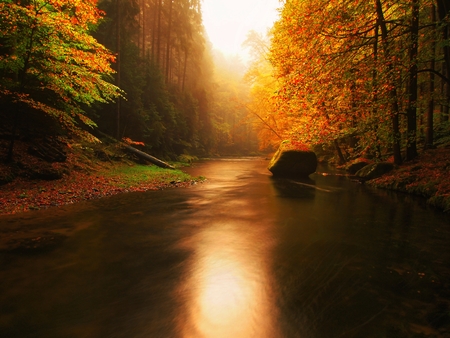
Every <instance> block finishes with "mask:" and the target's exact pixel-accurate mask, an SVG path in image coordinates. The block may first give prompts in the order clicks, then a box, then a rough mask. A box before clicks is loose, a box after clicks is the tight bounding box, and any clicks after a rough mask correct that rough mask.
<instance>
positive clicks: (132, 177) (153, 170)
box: [104, 165, 201, 187]
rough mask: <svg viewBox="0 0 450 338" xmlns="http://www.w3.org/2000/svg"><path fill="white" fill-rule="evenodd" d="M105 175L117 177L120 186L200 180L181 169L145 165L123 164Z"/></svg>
mask: <svg viewBox="0 0 450 338" xmlns="http://www.w3.org/2000/svg"><path fill="white" fill-rule="evenodd" d="M104 176H105V177H108V178H118V181H119V182H117V184H118V186H120V187H131V186H136V185H139V184H141V183H155V184H170V183H174V182H175V183H182V182H190V181H197V180H201V179H200V178H193V177H191V176H190V175H188V174H186V173H184V172H182V171H181V170H171V169H163V168H159V167H157V166H147V165H134V166H128V165H123V166H119V167H115V168H112V169H110V170H108V171H107V172H106V173H104Z"/></svg>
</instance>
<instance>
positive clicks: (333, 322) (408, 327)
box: [276, 213, 450, 337]
mask: <svg viewBox="0 0 450 338" xmlns="http://www.w3.org/2000/svg"><path fill="white" fill-rule="evenodd" d="M400 215H401V216H402V217H406V216H405V215H404V214H402V213H400ZM386 228H389V229H391V230H392V229H394V230H392V231H391V236H390V237H389V236H388V237H387V238H383V239H374V245H373V246H372V247H361V246H360V245H358V244H356V245H350V244H344V243H336V242H330V241H317V242H315V243H313V244H311V245H309V246H307V247H305V248H298V247H291V248H288V249H285V250H286V252H283V253H282V255H283V256H284V257H290V258H289V261H285V263H284V264H283V265H281V266H279V267H278V268H277V269H276V275H277V276H276V278H277V279H278V280H279V281H280V283H281V284H282V288H281V289H280V293H281V294H280V295H279V303H280V304H279V306H280V308H281V312H282V316H283V317H284V318H285V321H284V322H283V326H284V327H283V329H284V334H285V336H286V337H305V336H307V337H379V336H380V335H381V336H383V335H384V336H386V337H422V336H421V335H422V334H434V335H435V337H441V336H442V337H444V336H443V335H442V334H445V333H447V334H448V332H450V331H449V326H450V325H449V324H450V318H449V307H448V303H449V300H450V289H449V285H448V282H446V281H448V280H449V278H448V277H449V276H450V274H449V269H448V268H447V267H446V265H445V263H444V262H445V261H439V253H438V252H436V251H435V250H433V243H431V242H428V243H427V244H426V245H422V246H421V245H417V242H416V243H411V241H410V240H409V239H408V237H403V236H407V234H406V233H405V231H407V229H408V228H407V227H406V226H400V227H397V228H396V227H395V224H393V223H389V222H388V223H386ZM422 244H423V243H422ZM434 244H436V243H434ZM446 258H448V254H447V257H446ZM439 332H441V333H439ZM440 334H441V335H440Z"/></svg>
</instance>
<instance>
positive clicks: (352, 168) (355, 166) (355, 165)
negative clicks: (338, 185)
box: [345, 160, 370, 174]
mask: <svg viewBox="0 0 450 338" xmlns="http://www.w3.org/2000/svg"><path fill="white" fill-rule="evenodd" d="M369 164H370V163H369V162H368V161H362V160H358V161H355V162H352V163H350V164H348V165H347V166H346V167H345V170H347V171H348V172H349V173H350V174H355V173H356V172H358V170H361V169H362V168H364V167H365V166H367V165H369Z"/></svg>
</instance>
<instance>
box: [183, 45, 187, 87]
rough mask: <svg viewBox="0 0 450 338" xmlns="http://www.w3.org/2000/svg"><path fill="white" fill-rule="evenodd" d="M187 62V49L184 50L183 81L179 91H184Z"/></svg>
mask: <svg viewBox="0 0 450 338" xmlns="http://www.w3.org/2000/svg"><path fill="white" fill-rule="evenodd" d="M187 62H188V49H187V47H186V49H185V50H184V69H183V81H182V85H181V91H184V86H185V85H186V71H187Z"/></svg>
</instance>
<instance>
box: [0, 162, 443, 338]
mask: <svg viewBox="0 0 450 338" xmlns="http://www.w3.org/2000/svg"><path fill="white" fill-rule="evenodd" d="M266 166H267V161H265V160H263V159H258V158H242V159H222V160H212V161H205V162H200V163H196V164H195V165H194V166H193V167H192V168H187V169H186V171H187V172H189V173H190V174H192V175H202V176H205V177H207V178H208V180H207V181H206V182H205V183H203V184H197V185H193V186H191V187H189V188H180V189H168V190H164V191H153V192H146V193H129V194H122V195H117V196H114V197H111V198H105V199H101V200H97V201H91V202H86V203H80V204H77V205H72V206H66V207H62V208H55V209H49V210H46V211H37V212H30V213H26V214H22V215H15V216H2V217H0V226H2V224H3V225H6V224H7V225H8V226H11V225H14V224H19V223H20V225H21V226H22V227H24V226H25V227H46V226H49V225H51V226H52V229H54V230H55V229H56V230H55V231H56V232H57V231H58V229H60V230H61V232H63V231H64V229H67V228H74V227H75V228H77V229H79V230H78V231H76V232H74V233H73V234H72V235H71V236H68V237H67V238H65V239H64V240H62V241H61V242H60V243H59V244H58V245H56V246H54V247H52V249H51V250H43V251H39V252H0V263H1V268H0V286H1V288H0V336H1V337H45V338H52V337H64V338H68V337H74V338H75V337H76V338H79V337H89V338H90V337H92V338H94V337H102V338H103V337H108V338H113V337H127V338H128V337H152V338H153V337H161V338H166V337H167V338H171V337H174V338H177V337H183V338H197V337H198V338H203V337H205V338H210V337H211V338H222V337H223V338H250V337H255V338H272V337H281V338H284V337H286V338H290V337H302V338H322V337H323V338H334V337H364V338H371V337H450V309H449V304H450V264H449V263H450V249H449V243H450V219H449V217H448V215H444V214H442V213H439V212H435V211H433V210H431V209H429V208H427V207H426V205H425V204H424V203H423V201H422V200H421V199H418V198H413V197H411V196H408V195H403V194H396V193H392V192H387V191H383V190H376V189H371V188H370V187H367V186H365V185H360V184H358V183H355V182H351V181H350V180H348V179H347V178H345V177H343V176H337V175H326V174H325V175H324V174H317V173H316V174H313V175H311V176H310V179H306V180H301V181H293V180H282V179H273V178H272V177H271V174H270V172H268V171H267V169H266Z"/></svg>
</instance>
